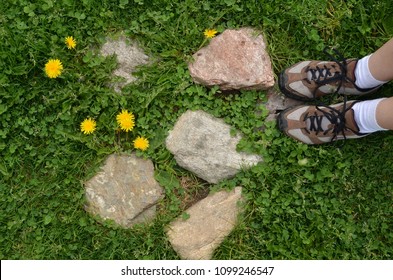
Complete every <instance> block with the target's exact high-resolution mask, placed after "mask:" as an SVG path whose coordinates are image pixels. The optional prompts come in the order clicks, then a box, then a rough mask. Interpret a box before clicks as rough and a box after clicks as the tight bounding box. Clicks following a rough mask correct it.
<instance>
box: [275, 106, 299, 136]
mask: <svg viewBox="0 0 393 280" xmlns="http://www.w3.org/2000/svg"><path fill="white" fill-rule="evenodd" d="M294 107H296V106H291V107H289V108H287V109H285V110H284V111H282V112H280V114H279V115H278V116H277V124H278V129H279V130H280V131H282V132H284V133H285V130H286V129H287V127H288V121H287V120H286V119H285V118H284V114H285V112H287V111H289V110H292V109H293V108H294Z"/></svg>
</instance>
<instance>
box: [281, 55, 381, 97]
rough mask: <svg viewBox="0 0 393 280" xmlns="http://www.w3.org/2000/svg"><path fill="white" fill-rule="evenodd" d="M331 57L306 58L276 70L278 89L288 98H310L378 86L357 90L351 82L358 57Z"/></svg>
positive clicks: (369, 90)
mask: <svg viewBox="0 0 393 280" xmlns="http://www.w3.org/2000/svg"><path fill="white" fill-rule="evenodd" d="M334 51H335V52H336V54H337V55H338V56H339V59H340V60H341V61H339V60H338V59H336V58H334V57H332V56H331V55H329V54H328V53H327V51H326V50H324V52H325V53H326V54H327V55H328V56H329V57H330V58H331V61H319V60H309V61H302V62H299V63H297V64H295V65H293V66H291V67H289V68H287V69H285V70H284V71H283V72H281V73H280V76H279V78H278V84H279V87H280V90H281V91H282V92H283V93H284V94H285V95H286V96H288V97H290V98H293V99H297V100H301V101H311V100H315V99H316V98H319V97H322V96H324V95H327V94H332V93H339V94H346V95H363V94H368V93H372V92H374V91H376V90H377V89H378V88H379V87H375V88H371V89H361V88H359V87H357V86H356V85H355V81H356V77H355V67H356V64H357V62H358V59H345V58H344V57H342V56H341V55H340V53H339V52H338V51H336V50H334Z"/></svg>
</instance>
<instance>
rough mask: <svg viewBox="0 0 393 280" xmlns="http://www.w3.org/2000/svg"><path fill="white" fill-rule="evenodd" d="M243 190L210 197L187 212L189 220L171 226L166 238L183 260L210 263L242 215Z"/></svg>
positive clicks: (238, 188)
mask: <svg viewBox="0 0 393 280" xmlns="http://www.w3.org/2000/svg"><path fill="white" fill-rule="evenodd" d="M241 192H242V188H241V187H236V188H235V189H234V190H233V191H231V192H227V191H220V192H217V193H214V194H211V195H209V196H208V197H206V198H204V199H203V200H201V201H199V202H198V203H197V204H195V205H193V206H192V207H190V208H189V209H188V210H186V213H187V214H188V215H189V219H187V220H184V219H183V218H182V217H179V218H178V219H176V220H175V221H173V222H171V223H170V225H169V227H168V229H167V235H168V238H169V241H170V243H171V244H172V247H173V249H174V250H175V251H176V252H177V253H178V254H179V256H180V257H181V258H182V259H187V260H209V259H211V258H212V255H213V253H214V250H215V249H217V248H218V246H219V245H220V244H221V242H222V241H223V240H224V238H225V237H226V236H228V235H229V234H230V233H231V231H232V230H233V228H234V227H235V226H236V223H237V220H238V215H239V213H240V211H241V208H240V207H239V202H240V201H241V199H242V196H241Z"/></svg>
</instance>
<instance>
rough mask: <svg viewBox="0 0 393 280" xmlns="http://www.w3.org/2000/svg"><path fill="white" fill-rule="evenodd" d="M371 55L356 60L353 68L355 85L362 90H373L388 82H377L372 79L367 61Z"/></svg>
mask: <svg viewBox="0 0 393 280" xmlns="http://www.w3.org/2000/svg"><path fill="white" fill-rule="evenodd" d="M371 56H372V54H370V55H368V56H365V57H363V58H362V59H359V60H358V63H357V64H356V68H355V77H356V81H355V85H356V86H357V87H359V88H362V89H368V88H373V87H376V86H379V85H382V84H385V83H387V82H388V81H379V80H377V79H375V78H374V77H373V75H372V74H371V72H370V69H369V68H368V60H369V59H370V57H371Z"/></svg>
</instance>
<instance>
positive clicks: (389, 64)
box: [368, 38, 393, 81]
mask: <svg viewBox="0 0 393 280" xmlns="http://www.w3.org/2000/svg"><path fill="white" fill-rule="evenodd" d="M368 65H369V68H370V72H371V74H372V75H373V77H374V78H375V79H377V80H380V81H390V80H393V38H392V39H390V40H389V41H388V42H387V43H385V44H384V45H383V46H382V47H380V48H379V49H378V50H377V51H376V52H374V53H373V54H372V55H371V57H370V59H369V64H368Z"/></svg>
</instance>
